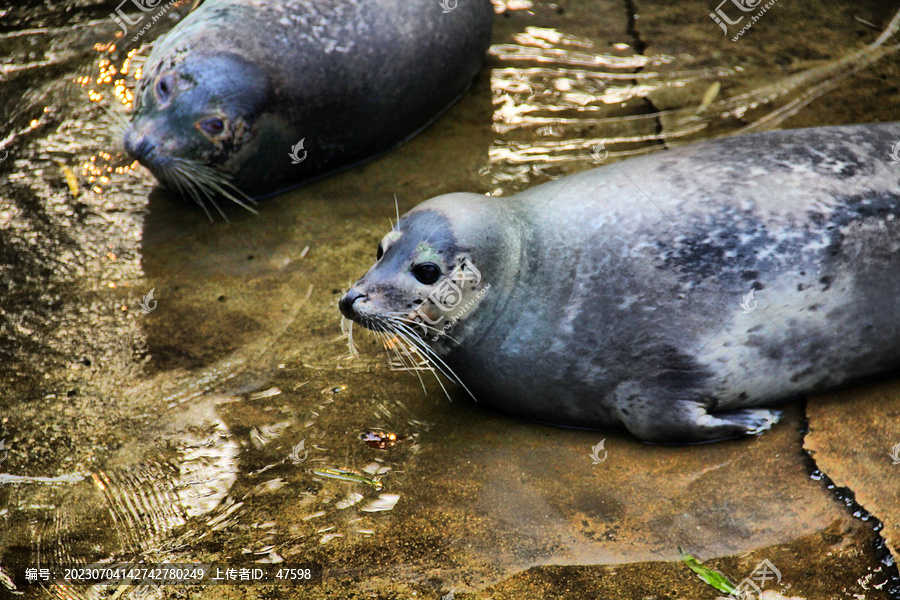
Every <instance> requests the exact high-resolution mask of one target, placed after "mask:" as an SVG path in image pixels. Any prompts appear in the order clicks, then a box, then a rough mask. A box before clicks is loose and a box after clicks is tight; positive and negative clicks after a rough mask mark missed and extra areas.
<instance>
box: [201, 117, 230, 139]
mask: <svg viewBox="0 0 900 600" xmlns="http://www.w3.org/2000/svg"><path fill="white" fill-rule="evenodd" d="M199 125H200V129H202V130H203V131H204V132H205V133H208V134H210V135H219V134H220V133H222V131H223V130H224V129H225V121H223V120H222V119H220V118H218V117H213V118H211V119H204V120H202V121H200V123H199Z"/></svg>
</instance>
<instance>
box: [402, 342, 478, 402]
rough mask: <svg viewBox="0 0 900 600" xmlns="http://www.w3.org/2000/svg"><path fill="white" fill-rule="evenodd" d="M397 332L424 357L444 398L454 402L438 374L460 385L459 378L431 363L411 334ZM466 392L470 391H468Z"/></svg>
mask: <svg viewBox="0 0 900 600" xmlns="http://www.w3.org/2000/svg"><path fill="white" fill-rule="evenodd" d="M395 327H396V325H395ZM395 331H396V333H397V336H398V337H399V338H400V339H402V340H404V341H405V342H406V343H407V344H409V345H410V346H411V347H412V348H414V349H415V350H416V351H417V352H418V353H419V355H420V356H422V358H424V359H425V362H426V364H427V365H428V369H427V370H429V371H431V373H432V374H433V375H434V378H435V380H436V381H437V382H438V385H439V386H441V390H442V391H443V392H444V396H446V397H447V400H449V401H450V402H453V398H451V397H450V392H448V391H447V388H446V387H444V382H442V381H441V378H440V377H438V372H440V373H441V374H442V375H444V377H446V378H447V379H449V380H450V381H452V382H454V383H458V378H457V377H455V375H454V376H451V375H449V374H447V373H446V372H444V370H443V369H442V368H441V367H440V365H437V364H436V363H434V362H432V361H430V360H429V359H428V356H427V355H426V354H425V353H424V352H422V348H421V346H420V344H419V343H417V342H416V341H415V340H413V339H412V338H411V337H410V334H407V333H404V332H403V331H400V330H399V329H395ZM412 335H415V334H412ZM423 387H424V384H423ZM463 388H465V386H463ZM466 391H468V390H466Z"/></svg>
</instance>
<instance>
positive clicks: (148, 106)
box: [124, 48, 290, 205]
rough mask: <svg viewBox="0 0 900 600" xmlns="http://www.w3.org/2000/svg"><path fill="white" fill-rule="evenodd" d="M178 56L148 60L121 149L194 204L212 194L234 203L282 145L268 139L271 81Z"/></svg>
mask: <svg viewBox="0 0 900 600" xmlns="http://www.w3.org/2000/svg"><path fill="white" fill-rule="evenodd" d="M181 50H182V51H181V52H172V53H169V54H167V58H166V59H165V60H152V59H153V55H151V60H150V61H148V65H147V67H146V68H145V71H144V77H143V78H142V80H141V84H140V86H139V88H138V91H137V94H136V96H135V100H134V110H133V114H132V117H131V123H130V125H129V127H128V129H127V130H126V131H125V136H124V146H125V150H126V151H127V152H128V153H129V154H130V155H131V156H133V157H134V158H135V159H137V160H138V161H139V162H140V163H141V164H142V165H144V166H145V167H147V168H148V169H149V170H150V171H151V172H152V173H153V175H154V176H156V178H157V179H159V180H160V181H161V182H163V183H164V184H165V185H167V186H168V187H171V188H174V189H177V190H179V191H181V192H182V193H183V194H184V195H188V196H192V197H193V198H194V199H195V200H197V201H198V203H200V204H201V205H202V204H203V200H204V199H209V200H212V198H213V197H214V196H217V195H221V196H225V197H229V198H231V199H232V200H235V201H238V202H239V203H240V198H242V197H243V198H246V195H245V194H253V193H254V182H259V181H260V180H262V181H265V179H266V170H267V169H266V168H263V165H268V167H267V168H269V169H270V168H271V165H273V164H275V161H274V160H271V157H270V156H269V153H270V152H269V151H267V148H272V150H271V152H274V147H275V146H278V147H280V148H287V147H289V146H290V144H289V141H288V140H287V139H286V140H283V141H280V143H279V142H278V141H276V140H272V139H269V138H270V137H271V135H270V134H271V133H272V132H275V133H276V134H277V131H278V128H277V127H276V126H275V125H276V124H275V123H272V120H271V119H267V118H266V113H265V110H266V107H267V105H268V104H269V102H270V99H271V96H272V86H271V83H270V82H269V80H268V78H267V77H266V74H265V70H264V69H261V68H259V67H258V66H256V65H254V64H253V63H251V62H248V61H247V60H246V59H244V58H242V57H240V56H238V55H235V54H230V53H223V52H219V53H211V52H210V51H204V50H203V49H202V48H195V49H193V50H189V49H187V48H185V49H181ZM273 142H276V143H273ZM282 154H283V152H282ZM238 190H239V191H238ZM241 192H243V194H242V193H241Z"/></svg>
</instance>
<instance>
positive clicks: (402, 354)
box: [380, 330, 434, 396]
mask: <svg viewBox="0 0 900 600" xmlns="http://www.w3.org/2000/svg"><path fill="white" fill-rule="evenodd" d="M380 333H381V335H382V338H383V340H382V343H383V344H384V347H385V349H387V348H390V350H391V351H392V352H393V353H394V354H395V355H396V357H397V360H398V361H399V362H400V367H401V368H402V370H404V371H412V372H413V373H415V374H416V377H417V378H418V380H419V385H421V386H422V392H423V393H424V394H425V395H426V396H427V395H428V388H426V387H425V381H424V380H423V379H422V374H421V373H419V371H421V370H422V369H423V368H426V369H427V370H430V371H432V372H433V371H434V369H432V368H431V365H428V364H427V363H426V365H425V366H424V367H423V366H416V364H415V363H414V362H413V357H412V354H411V352H410V351H409V348H407V347H406V346H405V345H402V344H401V345H400V346H401V348H402V351H401V349H400V348H398V347H397V346H398V344H397V342H395V341H392V340H390V339H388V337H387V335H388V334H387V332H386V331H384V330H382V331H381V332H380ZM391 333H392V335H393V339H394V340H400V337H399V336H398V335H397V333H396V332H394V331H391ZM404 344H405V342H404ZM407 360H409V366H407Z"/></svg>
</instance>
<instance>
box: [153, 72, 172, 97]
mask: <svg viewBox="0 0 900 600" xmlns="http://www.w3.org/2000/svg"><path fill="white" fill-rule="evenodd" d="M171 93H172V77H171V76H170V75H163V76H162V77H160V78H159V80H158V81H157V82H156V99H157V100H159V101H160V102H165V101H166V100H168V99H169V96H170V95H171Z"/></svg>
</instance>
